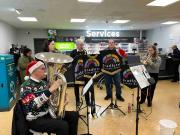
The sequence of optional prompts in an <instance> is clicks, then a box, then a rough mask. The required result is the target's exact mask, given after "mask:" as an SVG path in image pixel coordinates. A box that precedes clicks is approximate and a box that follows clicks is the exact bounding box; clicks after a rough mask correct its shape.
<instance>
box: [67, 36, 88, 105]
mask: <svg viewBox="0 0 180 135" xmlns="http://www.w3.org/2000/svg"><path fill="white" fill-rule="evenodd" d="M86 54H87V52H86V50H85V49H84V41H83V40H82V39H77V40H76V49H74V50H72V52H71V54H70V56H71V57H72V58H73V59H74V60H73V62H72V65H73V66H75V65H76V64H77V63H76V62H77V59H78V58H79V56H80V57H81V56H83V55H86ZM73 69H75V68H73ZM74 74H75V73H74ZM74 76H75V75H74ZM74 82H75V78H74ZM79 87H80V84H77V83H74V94H75V97H76V106H79V105H80V97H79V96H80V95H79ZM85 98H86V103H87V102H88V100H89V99H87V98H88V97H87V96H85Z"/></svg>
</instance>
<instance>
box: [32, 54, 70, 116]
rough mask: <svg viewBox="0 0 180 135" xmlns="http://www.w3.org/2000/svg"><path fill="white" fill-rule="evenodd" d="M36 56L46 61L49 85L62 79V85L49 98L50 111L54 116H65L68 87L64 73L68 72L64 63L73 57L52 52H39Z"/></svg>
mask: <svg viewBox="0 0 180 135" xmlns="http://www.w3.org/2000/svg"><path fill="white" fill-rule="evenodd" d="M35 57H36V58H37V59H40V60H42V61H44V62H45V64H46V67H47V72H48V74H47V79H48V83H49V85H51V84H52V83H53V82H54V81H55V80H56V79H60V80H62V85H61V86H60V87H59V88H58V90H57V91H56V92H55V93H53V94H52V95H51V97H50V99H49V113H50V115H51V116H52V117H53V118H57V116H58V117H61V118H63V117H64V111H65V100H66V88H67V81H66V78H65V76H64V73H65V72H66V68H65V66H64V64H65V63H70V62H72V61H73V59H72V58H71V57H70V56H68V55H64V54H58V53H50V52H46V53H38V54H36V55H35Z"/></svg>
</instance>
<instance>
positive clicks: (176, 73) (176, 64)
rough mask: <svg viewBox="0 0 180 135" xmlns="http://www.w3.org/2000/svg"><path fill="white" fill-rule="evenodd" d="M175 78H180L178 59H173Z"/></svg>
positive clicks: (175, 79)
mask: <svg viewBox="0 0 180 135" xmlns="http://www.w3.org/2000/svg"><path fill="white" fill-rule="evenodd" d="M172 64H173V80H174V81H178V80H179V71H178V70H179V64H180V63H179V62H178V61H173V63H172Z"/></svg>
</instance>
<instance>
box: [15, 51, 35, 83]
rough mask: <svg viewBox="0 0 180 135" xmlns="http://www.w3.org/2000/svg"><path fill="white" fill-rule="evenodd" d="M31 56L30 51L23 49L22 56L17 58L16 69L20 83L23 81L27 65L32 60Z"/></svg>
mask: <svg viewBox="0 0 180 135" xmlns="http://www.w3.org/2000/svg"><path fill="white" fill-rule="evenodd" d="M31 55H32V51H31V49H29V48H25V49H24V50H23V55H22V56H21V57H20V58H19V61H18V68H19V71H20V77H21V83H23V82H24V81H25V79H24V77H25V71H26V68H27V65H28V63H29V62H31V61H32V60H34V59H33V58H32V56H31Z"/></svg>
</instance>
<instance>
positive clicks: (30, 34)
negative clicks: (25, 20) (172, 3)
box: [17, 29, 48, 54]
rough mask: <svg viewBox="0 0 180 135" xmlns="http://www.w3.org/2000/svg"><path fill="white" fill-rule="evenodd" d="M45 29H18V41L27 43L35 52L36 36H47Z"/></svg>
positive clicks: (20, 43)
mask: <svg viewBox="0 0 180 135" xmlns="http://www.w3.org/2000/svg"><path fill="white" fill-rule="evenodd" d="M47 37H48V33H47V30H45V29H18V30H17V42H18V44H19V45H26V46H27V47H28V48H30V49H31V50H32V52H33V54H34V38H47Z"/></svg>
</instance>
